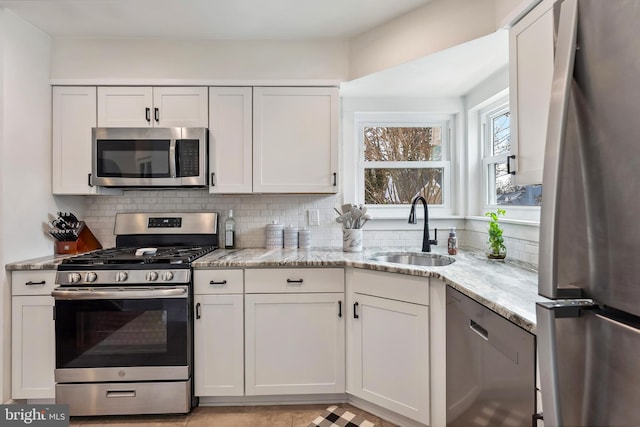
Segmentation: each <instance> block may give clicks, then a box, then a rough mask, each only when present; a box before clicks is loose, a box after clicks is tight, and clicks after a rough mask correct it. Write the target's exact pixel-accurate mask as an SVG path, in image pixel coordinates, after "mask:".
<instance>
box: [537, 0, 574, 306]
mask: <svg viewBox="0 0 640 427" xmlns="http://www.w3.org/2000/svg"><path fill="white" fill-rule="evenodd" d="M577 27H578V1H577V0H565V1H564V2H563V3H562V5H561V8H560V20H559V24H558V37H557V42H556V52H555V55H556V56H555V60H554V69H553V79H552V81H551V100H550V104H549V120H548V125H547V140H546V146H545V153H544V170H543V177H542V184H543V186H542V188H544V192H543V195H542V209H541V214H540V261H539V275H538V276H539V282H538V290H539V292H540V294H542V295H544V296H546V297H549V298H558V297H562V296H563V295H561V293H559V292H558V285H557V272H556V260H557V247H556V244H555V243H554V242H555V241H556V235H557V221H558V215H557V207H558V202H559V192H558V182H559V178H560V165H561V164H562V154H563V147H564V136H565V129H566V127H567V111H568V107H569V97H570V93H571V82H572V80H573V67H574V63H575V51H576V37H577ZM572 296H574V295H572ZM575 296H577V295H575Z"/></svg>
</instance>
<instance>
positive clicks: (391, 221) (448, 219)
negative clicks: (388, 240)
mask: <svg viewBox="0 0 640 427" xmlns="http://www.w3.org/2000/svg"><path fill="white" fill-rule="evenodd" d="M408 219H409V213H407V215H406V216H404V217H402V218H376V217H375V216H374V217H373V219H372V220H371V221H369V222H367V225H365V226H364V230H365V231H366V230H372V231H403V230H409V231H416V230H420V231H422V228H423V227H424V225H423V224H424V222H423V221H424V220H423V218H422V215H420V216H418V223H417V224H409V222H408ZM464 223H465V218H464V217H463V216H457V215H448V216H434V217H430V218H429V229H431V230H433V229H434V228H439V229H445V228H446V229H448V228H451V227H456V228H458V229H463V228H464Z"/></svg>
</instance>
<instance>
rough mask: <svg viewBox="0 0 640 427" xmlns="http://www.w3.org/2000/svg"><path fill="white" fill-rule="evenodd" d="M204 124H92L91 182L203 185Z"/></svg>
mask: <svg viewBox="0 0 640 427" xmlns="http://www.w3.org/2000/svg"><path fill="white" fill-rule="evenodd" d="M208 134H209V132H208V131H207V129H206V128H92V129H91V139H92V171H91V172H92V173H91V177H90V184H91V185H99V186H102V187H206V186H207V185H208V175H209V173H208V148H209V144H208Z"/></svg>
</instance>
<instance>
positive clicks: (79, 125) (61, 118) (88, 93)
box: [52, 86, 97, 194]
mask: <svg viewBox="0 0 640 427" xmlns="http://www.w3.org/2000/svg"><path fill="white" fill-rule="evenodd" d="M52 107H53V111H52V118H53V123H52V133H53V135H52V154H53V156H52V160H53V164H52V174H53V176H52V192H53V194H96V189H97V187H93V186H91V185H89V176H90V174H91V128H92V127H95V126H96V88H95V87H89V86H82V87H69V86H55V87H54V88H53V105H52Z"/></svg>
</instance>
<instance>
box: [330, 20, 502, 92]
mask: <svg viewBox="0 0 640 427" xmlns="http://www.w3.org/2000/svg"><path fill="white" fill-rule="evenodd" d="M508 63H509V36H508V32H507V31H506V30H500V31H497V32H495V33H493V34H490V35H488V36H485V37H481V38H479V39H476V40H472V41H470V42H467V43H463V44H461V45H458V46H455V47H453V48H450V49H446V50H443V51H440V52H437V53H434V54H432V55H429V56H426V57H424V58H420V59H417V60H415V61H411V62H409V63H407V64H402V65H400V66H397V67H393V68H389V69H387V70H383V71H380V72H377V73H374V74H370V75H368V76H365V77H361V78H359V79H355V80H351V81H349V82H346V83H343V84H342V85H341V86H340V94H341V95H342V96H380V97H384V96H411V97H415V96H422V97H429V98H439V97H448V96H462V95H466V94H467V93H469V91H470V90H471V89H473V88H474V87H475V86H476V85H478V84H479V83H480V82H482V81H484V80H486V79H487V78H488V77H490V76H491V75H492V74H494V73H496V72H497V71H499V70H501V69H503V68H505V67H506V66H507V65H508Z"/></svg>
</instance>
